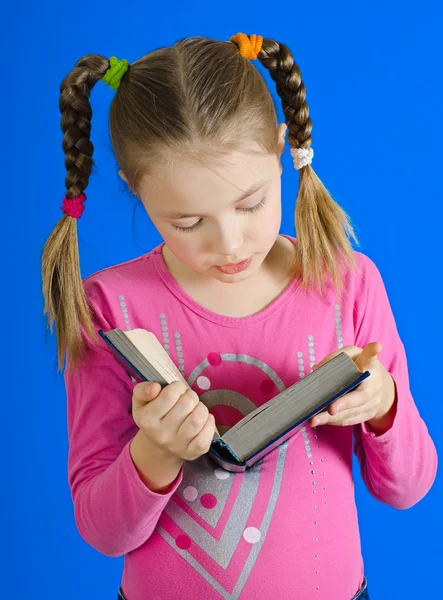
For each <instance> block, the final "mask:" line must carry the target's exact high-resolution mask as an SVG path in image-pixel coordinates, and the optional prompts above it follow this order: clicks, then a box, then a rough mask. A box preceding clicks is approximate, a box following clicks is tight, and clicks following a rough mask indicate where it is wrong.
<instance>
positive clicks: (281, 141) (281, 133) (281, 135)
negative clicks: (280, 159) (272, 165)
mask: <svg viewBox="0 0 443 600" xmlns="http://www.w3.org/2000/svg"><path fill="white" fill-rule="evenodd" d="M287 129H288V126H287V125H286V123H280V125H279V126H278V127H277V131H278V147H279V151H280V154H283V151H284V149H285V137H286V131H287Z"/></svg>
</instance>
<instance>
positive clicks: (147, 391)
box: [132, 381, 162, 408]
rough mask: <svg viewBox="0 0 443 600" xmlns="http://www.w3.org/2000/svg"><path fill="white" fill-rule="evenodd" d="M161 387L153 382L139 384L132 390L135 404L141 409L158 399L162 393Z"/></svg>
mask: <svg viewBox="0 0 443 600" xmlns="http://www.w3.org/2000/svg"><path fill="white" fill-rule="evenodd" d="M161 389H162V387H161V385H160V384H159V383H154V382H152V381H144V382H142V383H137V384H136V385H135V386H134V388H133V390H132V398H133V402H134V404H135V405H136V408H139V407H141V406H143V405H144V404H146V403H147V402H150V401H151V400H153V399H154V398H156V397H157V396H158V395H159V393H160V392H161Z"/></svg>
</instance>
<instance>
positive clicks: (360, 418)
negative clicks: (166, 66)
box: [328, 411, 373, 427]
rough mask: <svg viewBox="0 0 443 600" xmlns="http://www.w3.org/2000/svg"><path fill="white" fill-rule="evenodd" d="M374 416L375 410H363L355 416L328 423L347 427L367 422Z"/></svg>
mask: <svg viewBox="0 0 443 600" xmlns="http://www.w3.org/2000/svg"><path fill="white" fill-rule="evenodd" d="M372 417H373V411H369V412H367V411H366V412H363V413H360V414H358V415H354V416H353V417H349V418H346V419H343V420H340V421H338V422H336V423H328V425H336V426H343V427H347V426H348V425H359V424H360V423H366V421H369V420H370V419H372Z"/></svg>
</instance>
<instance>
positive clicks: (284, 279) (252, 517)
mask: <svg viewBox="0 0 443 600" xmlns="http://www.w3.org/2000/svg"><path fill="white" fill-rule="evenodd" d="M255 59H258V60H259V61H260V63H261V64H262V65H263V66H264V67H265V68H266V69H268V70H269V73H270V75H271V77H272V79H273V80H274V81H275V82H276V84H277V92H278V94H279V96H280V98H281V100H282V105H283V112H284V117H285V121H286V122H285V123H284V124H280V125H278V124H277V121H276V112H275V107H274V105H273V102H272V99H271V95H270V93H269V90H268V89H267V87H266V84H265V82H264V79H263V78H262V76H261V75H260V73H259V71H258V70H257V69H256V68H255V66H254V65H253V63H252V61H253V60H255ZM100 80H103V81H104V82H106V83H107V84H109V85H110V86H111V87H112V88H113V89H115V90H116V94H115V97H114V99H113V102H112V105H111V109H110V120H109V125H110V135H111V139H112V144H113V148H114V151H115V155H116V159H117V161H118V164H119V167H120V169H121V171H120V175H121V176H122V177H123V178H124V179H125V180H126V181H127V183H128V185H129V188H130V189H131V190H132V192H133V193H134V194H135V195H136V196H137V197H138V198H139V199H140V201H141V202H142V203H143V206H144V208H145V209H146V211H147V213H148V215H149V217H150V219H151V220H152V222H153V224H154V225H155V227H156V228H157V230H158V231H159V233H160V234H161V236H162V239H163V240H164V241H163V242H162V243H161V244H160V245H159V246H158V247H156V248H154V249H153V250H152V251H150V252H148V253H147V254H145V255H143V256H140V257H138V258H135V259H134V260H130V261H128V262H125V263H123V264H119V265H116V266H112V267H109V268H106V269H103V270H101V271H100V272H98V273H95V274H93V275H92V276H90V277H88V278H86V279H85V280H84V281H82V279H81V276H80V268H79V259H78V246H77V220H78V219H79V218H80V217H81V216H82V213H83V210H84V208H85V205H84V203H85V200H86V196H85V194H84V191H85V189H86V187H87V185H88V180H89V177H90V174H91V168H92V154H93V146H92V143H91V140H90V130H91V116H92V111H91V106H90V101H89V96H90V93H91V90H92V88H93V87H94V85H95V84H96V83H97V82H98V81H100ZM305 98H306V90H305V86H304V84H303V81H302V78H301V75H300V70H299V68H298V66H297V64H296V63H295V62H294V59H293V57H292V55H291V52H290V51H289V49H288V47H287V46H286V45H284V44H282V43H278V42H276V41H274V40H272V39H263V38H262V37H260V36H255V35H253V36H251V37H248V36H246V35H245V34H241V33H240V34H238V35H236V36H234V37H232V38H231V40H230V41H229V42H221V41H216V40H212V39H207V38H188V39H184V40H181V41H179V42H177V43H176V44H175V45H174V46H172V47H168V48H161V49H158V50H155V51H153V52H151V53H149V54H147V55H146V56H143V57H142V58H140V59H139V60H137V61H136V62H134V63H133V64H131V65H128V62H127V61H126V60H118V59H117V58H115V57H113V58H111V59H110V60H108V59H106V58H104V57H102V56H97V55H89V56H85V57H84V58H82V59H81V60H79V61H78V63H77V64H76V66H75V68H74V69H73V71H72V72H71V73H69V74H68V76H67V77H66V78H65V79H64V81H63V83H62V85H61V97H60V109H61V113H62V120H61V126H62V129H63V132H64V139H63V148H64V151H65V154H66V161H65V164H66V169H67V176H66V195H65V197H64V199H63V205H62V210H63V212H64V213H65V214H64V216H63V217H62V218H61V220H60V221H59V223H58V224H57V226H56V227H55V229H54V231H53V233H52V234H51V236H50V237H49V239H48V241H47V243H46V246H45V250H44V255H43V285H44V295H45V301H46V312H47V314H48V317H49V323H50V324H51V325H52V324H53V323H54V322H55V323H56V330H57V339H58V359H59V366H60V368H62V367H63V365H64V359H65V355H66V357H67V362H66V369H65V381H66V390H67V399H68V425H69V444H70V449H69V483H70V486H71V490H72V497H73V502H74V510H75V519H76V523H77V526H78V529H79V532H80V534H81V535H82V536H83V538H84V539H85V540H86V541H87V542H88V543H89V544H90V545H91V546H93V547H94V548H96V549H97V550H98V551H99V552H102V553H104V554H106V555H109V556H120V555H124V556H125V566H124V573H123V579H122V584H121V589H120V591H119V598H120V599H125V598H126V599H127V600H147V599H148V598H149V599H154V598H155V599H162V600H171V599H172V598H174V599H180V600H187V599H189V600H195V599H197V598H205V599H207V600H209V599H214V600H215V599H217V600H218V599H220V598H224V599H234V598H240V599H243V600H256V599H264V600H267V599H269V598H279V599H282V600H283V599H288V600H289V599H291V600H293V599H297V600H315V599H318V600H351V598H360V599H363V598H366V599H367V598H369V593H368V587H367V582H366V578H365V575H364V563H363V559H362V554H361V547H360V537H359V528H358V520H357V510H356V506H355V501H354V485H353V479H352V470H351V467H352V452H353V451H354V452H355V453H356V456H357V457H358V460H359V462H360V465H361V474H362V477H363V479H364V481H365V483H366V486H367V488H368V490H369V492H370V493H371V494H372V495H373V496H374V497H375V498H377V499H378V500H380V501H381V502H384V503H386V504H389V505H391V506H393V507H396V508H398V509H405V508H407V507H410V506H412V505H413V504H415V503H417V502H418V501H419V500H420V499H421V498H423V496H424V495H425V494H426V493H427V491H428V490H429V489H430V487H431V485H432V483H433V480H434V477H435V473H436V465H437V456H436V451H435V447H434V444H433V442H432V440H431V438H430V436H429V434H428V431H427V428H426V425H425V423H424V422H423V420H422V419H421V417H420V415H419V412H418V410H417V408H416V405H415V403H414V400H413V398H412V396H411V393H410V389H409V380H408V370H407V361H406V355H405V349H404V347H403V344H402V342H401V339H400V337H399V334H398V332H397V328H396V324H395V320H394V317H393V314H392V311H391V308H390V304H389V300H388V297H387V293H386V290H385V286H384V283H383V281H382V278H381V276H380V273H379V271H378V269H377V267H376V265H375V264H374V263H373V262H372V261H371V260H370V259H369V258H368V257H367V256H365V255H364V254H362V253H360V252H357V251H355V250H353V249H352V247H351V239H354V240H355V236H354V232H353V229H352V227H351V225H350V223H349V220H348V217H347V215H346V214H345V213H344V211H343V210H342V209H341V208H340V207H339V206H338V205H337V204H336V203H335V202H334V201H333V200H332V198H331V197H330V195H329V194H328V192H327V190H326V189H325V187H324V186H323V184H322V183H321V181H320V180H319V178H318V177H317V175H316V174H315V171H314V169H313V167H312V159H313V154H314V153H313V150H312V147H311V141H312V138H311V128H312V124H311V120H310V118H309V111H308V106H307V103H306V99H305ZM286 132H288V142H289V146H290V152H291V154H292V157H293V159H294V167H295V168H296V169H297V170H298V171H299V176H300V182H299V189H298V196H297V201H296V216H295V223H296V230H297V238H296V239H295V238H293V237H291V236H289V235H281V234H280V233H279V231H280V225H281V187H280V183H281V175H282V168H281V163H280V157H281V154H282V152H283V151H284V148H285V134H286ZM94 201H99V199H95V200H94ZM101 201H102V207H103V210H106V200H105V199H102V200H101ZM355 241H356V240H355ZM115 328H121V329H126V330H129V329H134V328H143V329H146V330H149V331H151V332H153V333H154V334H155V335H156V336H157V338H158V339H159V340H160V341H161V343H162V344H163V347H164V348H165V350H166V351H167V352H168V353H169V355H170V357H171V359H172V360H173V361H174V362H175V364H176V365H177V367H178V369H179V370H180V372H181V373H182V374H183V376H184V378H185V380H186V381H187V383H188V384H189V386H190V388H191V389H187V387H186V386H185V385H184V384H183V383H182V382H174V383H172V384H170V385H168V386H166V387H165V388H163V389H162V388H161V386H160V385H159V384H158V383H146V382H145V383H138V384H136V385H134V381H133V380H131V378H130V376H129V375H127V374H126V371H125V370H124V368H123V367H121V366H120V365H119V364H118V363H117V361H116V360H115V359H114V357H113V356H112V355H111V352H110V351H109V349H108V348H107V347H106V345H105V343H104V342H103V341H102V340H101V339H100V337H99V336H98V334H97V332H98V330H100V329H102V330H104V331H109V330H111V329H115ZM338 352H347V353H348V354H349V356H350V357H351V358H352V359H353V360H354V361H355V362H356V364H357V365H358V367H359V368H360V369H361V370H362V371H364V370H368V371H369V372H370V374H371V376H370V377H368V378H367V379H366V380H365V381H364V382H363V383H362V384H361V385H360V386H359V387H358V388H357V389H356V390H354V391H352V392H350V393H348V394H346V395H345V396H342V397H341V398H339V399H338V400H336V401H335V402H334V403H332V404H331V405H330V406H329V408H328V410H327V411H324V412H323V413H321V414H319V415H317V416H316V417H313V418H312V419H311V420H310V422H309V423H306V426H305V427H303V429H302V430H301V431H300V432H299V433H298V434H296V435H295V436H293V437H292V438H291V439H290V440H288V441H286V442H285V443H283V444H282V445H280V447H278V448H277V449H275V450H274V451H272V452H271V453H270V454H268V455H267V456H266V457H265V458H264V459H263V460H262V461H260V462H259V463H257V464H256V465H254V466H253V467H252V468H251V469H248V470H247V471H246V472H245V473H236V474H234V473H228V472H227V471H224V470H222V469H220V468H218V467H217V466H216V465H215V464H214V463H212V462H211V460H210V459H209V458H208V457H207V455H206V452H207V451H208V449H209V445H210V443H211V440H212V437H213V434H214V429H215V427H217V428H218V430H219V431H220V432H221V433H223V432H224V431H226V430H227V429H228V428H230V427H232V426H233V425H234V424H235V423H236V422H238V421H239V420H240V419H241V418H242V417H243V416H245V415H247V414H248V413H249V412H251V411H252V410H254V409H255V408H256V407H257V406H260V405H262V404H263V403H265V402H267V401H268V400H269V399H270V398H272V397H273V396H275V395H276V394H278V393H279V392H281V391H282V390H284V389H285V388H287V387H288V386H290V385H292V384H294V383H295V382H296V381H298V380H299V379H300V378H303V377H305V376H306V375H307V374H309V373H310V372H312V370H313V369H314V368H316V365H318V364H319V363H321V362H324V361H327V360H329V359H330V358H332V357H333V356H334V355H336V354H337V353H338ZM116 592H117V591H116Z"/></svg>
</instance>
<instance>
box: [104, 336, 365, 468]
mask: <svg viewBox="0 0 443 600" xmlns="http://www.w3.org/2000/svg"><path fill="white" fill-rule="evenodd" d="M99 334H100V336H101V337H102V338H103V340H104V341H105V342H106V343H107V344H108V346H109V347H110V349H111V350H112V352H113V353H114V356H115V357H116V359H117V360H118V362H119V363H120V364H121V365H122V366H123V367H124V368H125V369H126V371H127V372H128V374H129V375H131V376H132V377H133V378H134V379H135V380H136V381H139V382H140V381H154V382H157V383H159V384H160V385H161V386H162V388H163V387H165V386H166V385H168V384H169V383H172V382H173V381H181V382H183V383H184V384H185V385H186V386H187V387H189V385H188V383H187V381H186V380H185V379H184V377H183V375H182V374H181V373H180V371H179V370H178V369H177V367H176V366H175V364H174V363H173V361H172V360H171V358H170V357H169V355H168V353H167V352H166V350H165V349H164V348H163V346H162V345H161V344H160V342H159V341H158V340H157V338H156V337H155V335H154V334H153V333H151V332H149V331H146V330H145V329H132V330H130V331H123V330H121V329H113V330H112V331H108V332H104V331H102V330H101V331H99ZM369 375H370V373H369V371H366V372H365V373H362V372H361V371H360V369H359V368H358V367H357V365H356V364H355V362H354V361H353V360H352V359H351V358H350V357H349V356H348V355H347V354H346V353H345V352H342V353H341V354H339V355H338V356H336V357H335V358H333V359H332V360H330V361H328V362H327V363H325V364H324V365H322V366H321V367H319V368H318V369H316V370H315V371H314V372H312V373H310V374H309V375H307V376H306V377H304V378H303V379H301V380H300V381H297V383H295V384H294V385H292V386H290V387H288V388H287V389H285V390H283V392H280V393H279V394H277V395H276V396H275V397H274V398H272V399H271V400H269V401H268V402H266V403H265V404H263V405H262V406H259V407H258V408H256V409H255V410H253V411H252V412H250V413H249V414H248V415H246V416H245V417H244V418H243V419H241V420H240V421H239V422H238V423H237V424H236V425H234V426H233V427H231V429H229V430H228V431H227V432H226V433H225V434H224V435H222V436H220V435H219V434H218V432H217V433H216V435H215V436H214V439H213V441H212V444H211V448H210V450H209V456H210V457H211V458H212V459H213V460H214V461H215V462H216V463H217V464H218V465H220V466H221V467H223V468H224V469H226V470H228V471H234V472H242V471H245V470H246V469H247V468H248V467H250V466H252V465H253V464H255V463H256V462H257V461H258V460H260V459H261V458H263V457H264V456H265V455H266V454H268V453H269V452H271V451H272V450H274V448H276V447H278V446H280V444H282V443H283V442H284V441H286V440H287V439H289V438H290V437H291V436H293V435H294V434H295V433H297V431H299V430H300V429H301V427H302V426H303V424H304V423H305V422H306V421H308V420H309V419H310V418H311V417H313V416H314V415H315V414H317V413H318V412H321V411H322V410H324V409H325V408H326V407H327V406H328V405H329V404H331V402H333V401H334V400H336V399H337V398H339V397H340V396H343V395H344V394H346V393H347V392H349V391H351V390H353V389H354V388H356V387H357V386H358V385H359V384H360V383H361V382H362V381H363V380H364V379H366V378H367V377H369Z"/></svg>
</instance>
